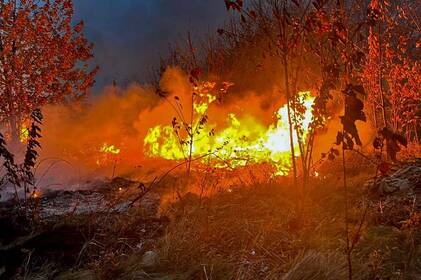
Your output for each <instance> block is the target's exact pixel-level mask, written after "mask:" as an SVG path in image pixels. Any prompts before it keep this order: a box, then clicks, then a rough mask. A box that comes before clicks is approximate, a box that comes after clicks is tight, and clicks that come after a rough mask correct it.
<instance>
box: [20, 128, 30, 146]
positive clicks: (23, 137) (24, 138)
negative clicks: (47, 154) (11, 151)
mask: <svg viewBox="0 0 421 280" xmlns="http://www.w3.org/2000/svg"><path fill="white" fill-rule="evenodd" d="M28 139H29V129H28V128H27V127H25V126H24V127H22V128H21V129H20V133H19V141H20V142H21V143H26V142H28Z"/></svg>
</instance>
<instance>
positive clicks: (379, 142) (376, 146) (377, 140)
mask: <svg viewBox="0 0 421 280" xmlns="http://www.w3.org/2000/svg"><path fill="white" fill-rule="evenodd" d="M373 147H374V149H376V150H378V149H381V148H382V147H383V140H382V139H381V138H380V137H376V138H374V141H373Z"/></svg>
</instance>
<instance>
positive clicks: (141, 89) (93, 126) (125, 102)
mask: <svg viewBox="0 0 421 280" xmlns="http://www.w3.org/2000/svg"><path fill="white" fill-rule="evenodd" d="M160 88H161V89H162V90H163V91H165V92H167V94H168V95H167V96H166V97H165V98H163V97H159V96H158V95H157V94H156V93H155V92H154V90H153V89H152V88H150V87H148V86H143V85H140V84H137V83H132V84H131V85H129V86H128V87H127V88H120V87H117V86H107V87H106V88H105V89H104V90H103V92H102V93H101V95H99V96H98V97H95V98H94V99H92V100H90V101H89V103H72V104H66V105H50V106H47V107H45V108H44V109H43V112H44V116H45V121H44V124H43V127H42V134H43V137H42V140H41V145H42V152H41V162H42V166H41V167H40V168H39V169H40V170H39V173H40V174H42V173H44V171H45V170H46V169H48V168H49V166H50V165H51V163H54V164H53V167H52V168H51V169H49V172H48V175H46V176H45V177H44V178H43V180H44V185H45V184H47V183H48V184H55V183H58V182H60V183H62V184H69V183H68V182H70V181H72V182H80V181H81V180H85V179H86V178H89V179H91V178H95V177H103V176H106V177H111V176H112V175H113V173H115V174H114V175H115V176H117V175H124V176H134V175H136V174H137V175H138V174H139V173H142V172H143V173H147V172H149V171H150V170H152V169H154V168H155V167H156V163H155V160H154V161H148V158H145V156H144V155H145V151H144V150H143V140H144V138H145V136H146V135H147V133H148V131H149V129H150V128H152V127H154V126H156V125H170V124H171V121H172V120H173V118H174V117H177V118H178V119H180V118H181V117H180V115H178V114H177V113H176V111H175V110H174V104H175V97H177V99H178V100H179V104H181V107H182V108H183V109H182V114H184V115H185V117H186V119H187V118H188V116H189V115H190V108H191V92H192V85H191V83H190V82H189V76H188V75H187V74H186V73H184V72H183V71H181V70H180V69H179V68H176V67H172V68H171V67H169V68H168V69H167V70H166V71H165V73H164V74H163V76H162V79H161V81H160ZM226 94H228V95H229V94H233V93H230V92H229V91H228V93H226ZM274 94H275V93H274V92H267V94H266V95H265V94H261V93H259V94H257V93H256V92H252V91H249V92H247V93H244V94H242V95H238V97H237V98H236V99H235V102H227V103H224V102H223V101H216V102H214V103H212V104H211V105H210V107H209V110H208V112H207V114H208V116H209V123H210V124H211V125H212V126H214V127H218V128H222V127H224V126H226V124H227V119H228V114H230V113H235V114H236V116H238V117H239V118H242V119H244V120H246V119H253V120H254V121H255V124H256V125H268V124H270V123H273V122H274V120H275V115H274V112H276V110H277V109H278V108H279V107H280V106H281V105H282V100H281V98H278V99H272V101H270V102H268V99H267V98H264V96H266V97H267V96H273V95H274ZM231 99H232V98H231ZM104 145H107V146H113V147H114V148H116V149H118V150H119V153H118V154H116V155H115V154H106V153H104V152H103V151H101V149H102V147H104ZM145 162H147V164H146V163H145ZM115 165H116V166H115ZM114 169H116V170H114ZM139 169H142V172H139Z"/></svg>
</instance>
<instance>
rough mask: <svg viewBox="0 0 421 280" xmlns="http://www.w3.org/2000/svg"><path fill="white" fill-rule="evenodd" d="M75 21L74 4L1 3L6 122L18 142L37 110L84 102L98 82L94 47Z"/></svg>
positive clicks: (0, 80) (59, 0) (68, 0)
mask: <svg viewBox="0 0 421 280" xmlns="http://www.w3.org/2000/svg"><path fill="white" fill-rule="evenodd" d="M72 16H73V4H72V0H55V1H44V0H42V1H34V0H6V1H1V2H0V19H1V35H0V122H8V123H9V125H10V126H11V129H12V133H13V137H14V138H17V137H18V133H19V126H20V125H21V121H22V120H23V119H25V118H27V117H28V116H29V114H30V113H31V112H32V111H33V110H34V109H36V108H40V107H41V106H43V105H45V104H51V103H57V102H59V101H63V100H65V99H68V98H77V97H80V96H83V95H84V93H85V92H86V90H87V88H89V87H90V86H91V85H92V84H93V82H94V81H93V78H94V75H95V72H96V69H94V70H92V71H91V70H89V69H88V64H87V61H88V60H89V59H90V58H91V57H92V45H91V44H89V43H88V42H87V40H86V39H85V37H84V35H83V34H82V29H83V22H79V23H78V24H76V25H75V26H74V27H72Z"/></svg>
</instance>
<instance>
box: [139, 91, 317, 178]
mask: <svg viewBox="0 0 421 280" xmlns="http://www.w3.org/2000/svg"><path fill="white" fill-rule="evenodd" d="M299 96H300V98H301V102H302V104H303V105H304V107H305V108H306V111H305V114H304V119H303V121H302V127H303V131H304V135H303V137H306V135H307V133H308V127H309V125H310V123H311V121H312V111H311V107H312V105H313V101H314V97H311V96H310V92H300V93H299ZM207 98H208V99H207V102H203V101H202V102H201V103H197V104H194V106H193V108H194V110H195V111H196V112H197V113H198V114H205V113H206V111H207V109H208V106H209V104H210V103H212V102H213V101H214V100H215V98H214V97H212V96H211V95H207ZM274 115H275V119H276V121H275V123H273V124H271V125H269V126H268V127H265V126H264V125H262V124H261V123H260V122H259V121H258V120H256V119H255V118H253V117H244V118H241V119H240V118H238V117H237V116H236V114H235V113H230V114H228V116H227V118H226V126H225V128H222V129H219V128H217V127H216V125H213V124H211V123H206V124H205V125H204V126H203V128H202V130H201V131H200V133H197V134H198V135H195V136H194V138H193V145H192V155H193V156H194V157H201V156H202V157H204V156H206V155H209V158H210V159H211V161H212V164H213V166H215V167H220V168H236V167H240V166H246V165H250V164H260V163H270V164H272V165H273V166H274V167H275V168H276V172H275V175H287V174H288V173H289V170H290V167H291V152H290V143H289V141H290V140H289V139H290V137H289V136H290V134H289V125H288V114H287V106H286V105H284V106H282V107H281V108H279V110H278V111H277V112H276V113H275V114H274ZM210 118H212V116H210ZM196 122H197V123H198V122H199V118H198V120H197V121H196ZM293 139H294V143H296V144H297V143H298V141H297V135H296V134H295V133H294V135H293ZM186 143H189V137H183V136H181V135H180V133H178V134H177V133H175V132H174V127H173V126H171V125H166V126H165V125H157V126H155V127H152V128H150V129H149V131H148V134H147V135H146V137H145V138H144V148H145V149H144V151H145V154H146V155H147V156H149V157H153V158H163V159H167V160H185V159H186V158H188V154H189V147H188V146H189V145H187V144H186ZM295 150H296V151H297V150H298V144H297V147H296V149H295ZM209 158H208V157H206V162H209Z"/></svg>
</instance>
